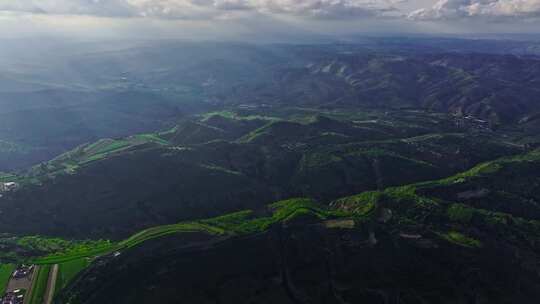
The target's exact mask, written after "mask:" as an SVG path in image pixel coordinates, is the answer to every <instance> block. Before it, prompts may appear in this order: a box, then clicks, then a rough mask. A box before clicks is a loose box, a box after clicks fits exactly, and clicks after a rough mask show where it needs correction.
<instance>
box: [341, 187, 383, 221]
mask: <svg viewBox="0 0 540 304" xmlns="http://www.w3.org/2000/svg"><path fill="white" fill-rule="evenodd" d="M381 198H382V193H381V192H377V191H370V192H363V193H361V194H358V195H354V196H349V197H345V198H341V199H338V200H336V201H335V202H334V203H333V206H335V207H337V208H338V209H340V210H345V211H348V212H351V213H352V214H354V216H356V217H358V216H360V217H365V216H368V215H370V214H371V213H372V212H374V211H375V209H376V208H377V205H378V203H379V200H380V199H381Z"/></svg>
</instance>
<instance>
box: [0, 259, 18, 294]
mask: <svg viewBox="0 0 540 304" xmlns="http://www.w3.org/2000/svg"><path fill="white" fill-rule="evenodd" d="M14 270H15V265H13V264H0V296H2V295H3V294H4V292H6V287H7V284H8V282H9V279H10V278H11V274H12V273H13V271H14Z"/></svg>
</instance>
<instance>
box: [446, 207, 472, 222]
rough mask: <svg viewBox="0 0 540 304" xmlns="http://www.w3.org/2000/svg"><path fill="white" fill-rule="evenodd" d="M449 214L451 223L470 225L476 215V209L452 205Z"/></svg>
mask: <svg viewBox="0 0 540 304" xmlns="http://www.w3.org/2000/svg"><path fill="white" fill-rule="evenodd" d="M447 214H448V218H450V220H451V221H454V222H462V223H469V222H470V221H471V219H472V217H473V215H474V209H473V208H471V207H469V206H467V205H463V204H452V205H451V206H450V207H449V208H448V211H447Z"/></svg>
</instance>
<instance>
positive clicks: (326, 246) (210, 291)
mask: <svg viewBox="0 0 540 304" xmlns="http://www.w3.org/2000/svg"><path fill="white" fill-rule="evenodd" d="M539 164H540V152H539V151H533V152H531V153H528V154H524V155H520V156H515V157H508V158H503V159H499V160H496V161H492V162H487V163H483V164H481V165H478V166H476V167H474V168H473V169H471V170H468V171H465V172H463V173H460V174H457V175H455V176H452V177H449V178H446V179H441V180H436V181H431V182H423V183H417V184H411V185H408V186H401V187H393V188H387V189H384V190H381V191H372V192H364V193H361V194H358V195H354V196H348V197H344V198H341V199H337V200H334V201H332V203H331V204H330V208H324V207H321V206H320V205H317V204H315V203H314V202H313V201H310V200H307V199H294V200H287V201H282V202H278V203H275V204H272V205H270V206H268V209H266V210H246V211H242V212H237V213H233V214H228V215H224V216H220V217H217V218H213V219H208V220H201V221H198V222H197V223H198V225H203V226H191V225H193V223H192V224H191V225H190V226H189V227H191V228H192V229H191V230H190V229H186V230H182V229H179V230H177V232H187V231H191V232H197V231H198V232H204V233H205V234H207V233H210V234H214V235H216V236H217V235H219V236H224V235H229V236H234V237H232V238H220V239H219V242H217V243H216V242H212V241H211V239H205V238H204V237H202V236H197V235H194V236H193V237H192V238H188V237H181V236H182V235H187V234H186V233H180V234H178V233H176V232H175V233H171V234H169V233H168V231H169V229H170V227H167V226H165V227H157V228H154V229H152V230H149V231H143V232H141V233H139V234H137V235H135V236H133V237H132V238H130V239H128V240H127V241H124V242H123V243H125V244H127V243H133V244H136V246H128V247H129V250H128V248H127V247H126V248H124V250H123V251H122V254H121V255H119V256H117V257H112V256H110V257H104V258H102V259H100V262H99V263H94V264H92V265H90V266H89V268H88V269H87V270H86V271H84V272H83V273H82V275H81V276H79V277H77V279H76V280H75V281H73V282H72V284H71V285H68V286H67V287H66V289H65V290H63V291H62V292H60V293H59V296H58V301H59V303H67V302H70V303H99V301H102V300H103V299H105V298H108V299H113V300H114V301H115V303H129V302H130V301H132V300H133V299H135V298H136V299H138V300H139V301H141V302H143V303H151V301H153V300H156V299H159V300H160V301H176V300H180V299H181V300H182V301H183V302H185V303H201V302H204V301H210V300H211V299H214V300H215V299H216V298H217V299H219V300H220V301H221V302H224V303H250V302H253V301H255V302H258V301H264V300H266V301H270V302H279V303H294V301H295V299H298V298H301V299H304V300H305V301H309V302H313V303H326V302H325V301H328V300H329V299H333V300H335V301H337V303H339V301H340V300H341V301H342V300H346V301H347V302H357V301H360V300H362V301H364V302H367V303H384V301H385V299H386V300H389V299H390V300H392V301H394V302H395V303H417V302H420V303H422V302H424V303H439V302H441V301H442V302H444V301H450V302H451V303H459V304H462V303H463V304H465V303H470V301H471V299H481V300H480V303H482V301H484V302H486V303H510V302H512V301H516V300H517V301H519V302H520V303H535V302H534V301H535V300H534V299H536V298H537V296H538V287H539V286H540V275H539V273H540V268H539V266H538V263H537V262H538V259H539V258H540V247H539V245H538V244H540V222H539V221H538V220H536V219H535V218H534V215H533V214H531V215H529V216H527V215H522V214H516V213H512V212H500V211H497V210H492V209H490V208H489V207H486V208H479V207H478V206H475V205H474V204H471V202H470V201H469V199H465V198H463V197H461V198H459V197H457V196H448V195H450V194H451V193H453V194H459V193H461V192H460V191H461V189H455V188H453V187H454V186H455V185H458V184H459V185H462V186H463V187H473V188H474V187H476V186H477V185H478V184H479V183H480V184H481V185H482V187H486V188H490V187H499V185H501V184H502V183H506V187H505V191H507V192H508V193H515V191H521V188H520V187H521V183H522V180H528V181H529V182H528V183H529V185H531V186H534V185H536V184H537V183H538V181H539V178H540V176H539V175H538V173H537V172H538V171H536V170H534V168H536V166H538V165H539ZM528 169H530V170H528ZM505 172H513V173H515V174H518V173H519V174H521V176H522V180H509V179H507V176H506V175H505ZM438 193H443V194H444V195H445V198H441V197H438V196H437V194H438ZM450 197H452V198H453V199H450ZM526 200H528V201H532V200H534V198H527V199H526ZM505 203H506V204H507V205H513V204H516V203H519V201H517V200H508V201H505ZM179 225H182V224H179ZM195 227H199V228H195ZM203 227H204V228H203ZM210 227H211V229H210ZM161 229H164V231H166V233H160V232H159V231H160V230H161ZM146 235H148V236H151V237H149V238H146V237H145V236H146ZM154 236H155V238H154ZM139 238H140V240H141V242H139V241H138V239H139ZM143 240H144V241H143ZM188 245H190V246H188ZM224 260H226V261H227V262H226V263H223V261H224ZM165 269H167V270H165ZM143 273H144V274H145V275H144V276H141V275H142V274H143ZM111 274H114V275H111ZM137 274H139V275H137ZM168 282H175V284H174V286H173V284H170V283H168ZM178 282H181V284H178ZM148 284H151V285H156V286H160V292H159V293H155V292H154V291H152V290H151V289H148V288H145V287H144V286H147V285H148ZM110 286H115V288H120V289H121V290H125V291H126V292H125V293H118V292H117V290H118V289H114V290H113V289H111V288H110ZM128 286H138V288H135V289H133V288H130V289H129V291H128V289H123V288H128ZM216 286H219V287H216ZM473 303H474V302H473Z"/></svg>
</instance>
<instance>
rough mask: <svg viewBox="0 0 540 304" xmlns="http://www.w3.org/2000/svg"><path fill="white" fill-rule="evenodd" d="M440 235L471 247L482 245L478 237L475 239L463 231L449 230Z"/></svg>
mask: <svg viewBox="0 0 540 304" xmlns="http://www.w3.org/2000/svg"><path fill="white" fill-rule="evenodd" d="M440 236H441V237H442V238H443V239H445V240H447V241H449V242H451V243H454V244H457V245H460V246H464V247H469V248H480V247H482V243H481V242H480V241H478V240H476V239H473V238H471V237H468V236H466V235H464V234H462V233H459V232H457V231H449V232H447V233H441V234H440Z"/></svg>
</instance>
